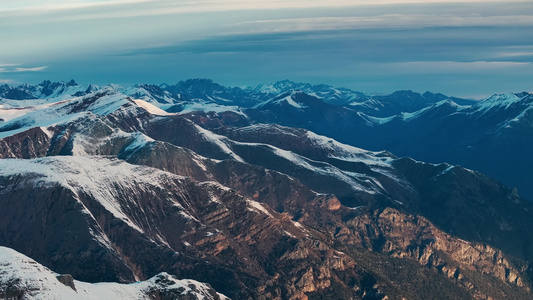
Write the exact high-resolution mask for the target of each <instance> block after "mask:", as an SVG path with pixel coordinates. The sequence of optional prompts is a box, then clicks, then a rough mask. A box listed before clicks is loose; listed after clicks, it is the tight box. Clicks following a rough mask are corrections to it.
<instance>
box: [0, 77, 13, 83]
mask: <svg viewBox="0 0 533 300" xmlns="http://www.w3.org/2000/svg"><path fill="white" fill-rule="evenodd" d="M13 82H14V81H13V80H12V79H1V78H0V83H1V84H5V83H13Z"/></svg>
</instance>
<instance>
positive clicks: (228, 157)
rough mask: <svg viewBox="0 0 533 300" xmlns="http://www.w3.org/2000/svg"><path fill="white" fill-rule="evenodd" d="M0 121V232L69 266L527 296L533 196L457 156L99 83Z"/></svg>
mask: <svg viewBox="0 0 533 300" xmlns="http://www.w3.org/2000/svg"><path fill="white" fill-rule="evenodd" d="M0 130H1V132H0V134H1V138H0V145H2V146H0V150H1V151H2V152H1V155H2V157H3V158H19V159H2V160H0V199H1V200H0V220H1V221H0V243H1V245H4V246H8V247H11V248H13V249H15V250H17V251H19V252H21V253H23V254H25V255H28V256H30V257H32V258H33V259H35V260H37V261H38V262H39V263H42V264H43V265H45V266H46V267H49V268H51V269H53V270H54V271H57V272H60V273H65V274H72V276H73V277H74V278H76V279H80V280H85V281H88V282H99V281H117V282H132V281H135V280H147V279H149V278H152V277H153V276H156V275H157V274H160V273H161V272H168V273H169V274H173V275H176V276H178V278H189V279H194V280H198V281H201V282H206V283H209V284H210V285H211V286H212V287H213V288H214V289H215V290H217V291H219V292H221V293H224V294H225V295H227V296H229V297H231V298H234V299H248V298H253V299H326V298H328V297H329V298H331V299H403V298H406V299H425V298H435V297H441V298H442V297H443V298H450V299H469V298H475V299H509V298H513V299H528V298H530V297H531V294H530V288H531V281H530V280H531V274H533V273H532V270H531V268H530V263H529V261H530V257H531V253H532V252H531V251H532V250H531V248H530V246H529V245H530V244H531V237H530V235H528V234H527V232H529V231H530V230H531V229H533V225H532V223H531V222H533V221H531V220H533V218H531V217H532V216H531V214H532V210H531V204H529V203H528V202H525V201H524V200H522V199H521V198H520V197H518V196H517V195H516V193H513V191H512V190H510V189H508V188H506V187H504V186H502V185H501V184H499V183H497V182H495V181H493V180H491V179H489V178H487V177H485V176H483V175H481V174H479V173H477V172H474V171H471V170H466V169H463V168H461V167H454V166H451V165H447V164H440V165H431V164H424V163H420V162H416V161H413V160H410V159H398V158H396V157H395V156H393V155H392V154H390V153H388V152H370V151H365V150H362V149H358V148H355V147H350V146H347V145H344V144H341V143H338V142H337V141H335V140H333V139H330V138H327V137H324V136H319V135H316V134H314V133H312V132H309V131H306V130H302V129H295V128H288V127H282V126H277V125H259V124H250V122H249V121H247V120H246V119H245V118H243V117H242V116H239V115H238V114H235V113H223V114H199V115H195V114H185V115H178V114H169V113H166V112H164V111H162V110H159V109H157V108H156V107H153V106H150V104H149V103H146V102H141V101H140V100H134V99H131V98H129V97H126V96H124V95H121V94H119V93H116V92H111V91H100V92H97V93H93V94H89V95H87V96H84V97H81V98H76V99H73V100H68V101H63V102H58V103H55V104H53V105H46V106H45V107H40V108H38V109H37V108H36V109H31V110H28V112H27V113H26V114H23V115H21V116H20V117H18V118H14V119H8V120H7V121H6V122H4V123H3V124H2V125H1V126H0ZM495 228H499V230H495ZM168 278H169V277H168V276H167V275H164V276H163V278H159V279H155V280H159V282H163V283H164V282H167V281H168V280H171V281H172V279H168ZM65 280H66V279H65ZM150 280H152V279H150ZM152 281H153V280H152ZM66 282H67V283H68V280H66ZM75 285H76V286H77V284H75ZM406 287H407V288H406ZM77 289H78V290H79V288H77ZM150 293H152V294H151V295H152V296H154V297H159V298H161V299H165V297H171V296H169V295H173V294H172V292H169V293H170V294H165V293H163V292H161V291H159V290H157V289H155V290H153V291H152V292H150Z"/></svg>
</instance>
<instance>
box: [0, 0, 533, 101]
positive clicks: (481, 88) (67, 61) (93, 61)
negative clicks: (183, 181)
mask: <svg viewBox="0 0 533 300" xmlns="http://www.w3.org/2000/svg"><path fill="white" fill-rule="evenodd" d="M0 40H1V41H2V43H1V44H0V83H12V84H16V83H21V82H29V83H38V82H40V81H42V80H44V79H50V80H69V79H71V78H74V79H76V80H77V81H78V82H81V83H96V84H101V85H103V84H108V83H118V84H134V83H156V84H159V83H163V82H165V83H175V82H177V81H179V80H184V79H187V78H198V77H200V78H211V79H213V80H215V81H216V82H219V83H221V84H225V85H235V86H243V85H254V84H258V83H270V82H274V81H277V80H282V79H290V80H293V81H298V82H310V83H327V84H332V85H335V86H343V87H348V88H352V89H355V90H359V91H363V92H381V93H387V92H392V91H394V90H400V89H411V90H414V91H419V92H424V91H426V90H430V91H434V92H443V93H446V94H448V95H454V96H462V97H473V98H481V97H484V96H487V95H489V94H492V93H504V92H511V91H524V90H526V91H530V92H531V91H533V80H532V79H533V1H531V0H524V1H515V2H511V1H490V0H489V1H487V0H485V1H475V0H472V1H470V2H466V1H459V0H448V1H446V0H440V1H437V0H424V1H423V0H329V1H323V0H320V1H318V0H285V1H281V0H270V1H262V0H261V1H254V0H200V1H197V0H184V1H176V0H174V1H170V0H114V1H106V0H78V1H62V0H40V1H38V0H19V1H12V0H0Z"/></svg>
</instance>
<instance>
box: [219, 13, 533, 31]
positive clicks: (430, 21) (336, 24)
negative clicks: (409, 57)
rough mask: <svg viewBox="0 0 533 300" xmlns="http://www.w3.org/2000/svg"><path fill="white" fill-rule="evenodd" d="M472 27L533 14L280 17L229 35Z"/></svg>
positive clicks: (532, 19) (530, 21)
mask: <svg viewBox="0 0 533 300" xmlns="http://www.w3.org/2000/svg"><path fill="white" fill-rule="evenodd" d="M443 26H447V27H469V26H491V27H492V26H533V16H532V15H512V16H489V17H485V16H480V15H464V16H461V15H451V14H440V15H439V14H427V15H421V14H417V15H406V14H387V15H378V16H368V17H317V18H293V19H278V20H259V21H251V22H242V23H236V24H232V25H229V26H228V27H229V28H235V29H234V30H233V31H229V32H227V33H226V34H236V33H242V34H250V33H283V32H305V31H321V30H350V29H369V28H409V27H411V28H427V27H443Z"/></svg>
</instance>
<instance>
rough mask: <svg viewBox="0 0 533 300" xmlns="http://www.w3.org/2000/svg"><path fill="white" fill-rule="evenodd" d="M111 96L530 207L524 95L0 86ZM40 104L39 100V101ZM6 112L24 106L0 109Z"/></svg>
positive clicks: (21, 94) (286, 84)
mask: <svg viewBox="0 0 533 300" xmlns="http://www.w3.org/2000/svg"><path fill="white" fill-rule="evenodd" d="M102 89H111V90H115V91H117V92H120V93H122V94H124V95H128V96H130V97H133V98H136V99H142V100H145V101H147V102H149V103H152V104H154V105H156V106H157V107H160V108H161V109H163V110H165V111H167V112H171V113H182V114H184V113H191V112H194V111H203V112H216V113H221V112H225V111H232V112H235V113H237V114H240V115H242V116H245V118H244V120H246V122H252V123H253V122H256V123H276V124H279V125H284V126H292V127H298V128H305V129H308V130H311V131H313V132H316V133H318V134H322V135H325V136H328V137H332V138H334V139H336V140H338V141H340V142H343V143H346V144H349V145H352V146H356V147H361V148H365V149H369V150H374V151H381V150H387V151H390V152H392V153H394V154H395V155H399V156H409V157H413V158H415V159H418V160H422V161H427V162H433V163H441V162H448V163H453V164H459V165H462V166H465V167H468V168H471V169H475V170H479V171H481V172H483V173H485V174H487V175H489V176H492V177H494V178H496V179H498V180H501V181H502V182H504V183H505V184H507V185H509V186H512V187H517V188H518V193H519V194H521V195H523V196H524V197H526V198H527V199H530V200H533V186H532V185H531V184H530V183H531V182H533V175H531V172H529V170H531V169H532V168H533V160H532V159H531V158H529V154H528V152H527V151H524V149H528V148H529V146H532V145H531V143H532V141H533V140H532V139H531V138H530V137H531V134H532V133H533V132H532V128H533V127H532V126H531V123H532V117H531V113H530V112H531V110H530V107H531V105H532V99H533V96H532V95H531V94H530V93H526V92H523V93H514V94H502V95H494V96H491V97H488V98H487V99H483V100H480V101H473V100H468V99H461V98H456V97H448V96H445V95H442V94H438V93H436V94H435V93H431V92H426V93H424V94H419V93H415V92H412V91H398V92H394V93H392V94H390V95H366V94H364V93H361V92H357V91H352V90H350V89H345V88H334V87H332V86H329V85H311V84H306V83H295V82H291V81H288V80H284V81H279V82H276V83H273V84H269V85H259V86H255V87H246V88H239V87H224V86H222V85H219V84H217V83H214V82H213V81H211V80H208V79H190V80H186V81H181V82H179V83H177V84H175V85H168V84H162V85H160V86H156V85H148V84H139V85H136V86H133V87H120V86H116V85H111V86H107V87H97V86H95V85H78V84H76V83H75V82H74V81H73V80H71V81H69V82H50V81H44V82H42V83H40V84H38V85H35V86H34V85H27V84H24V85H19V86H8V85H4V86H0V97H3V98H5V99H17V100H27V99H45V100H43V103H45V102H46V101H48V102H53V101H58V100H61V99H68V98H70V97H73V96H81V95H85V94H88V93H91V92H94V91H97V90H102ZM46 99H47V100H46ZM3 102H4V103H5V104H4V105H6V107H8V106H9V105H12V106H13V107H18V106H21V105H24V102H10V101H9V100H4V101H3Z"/></svg>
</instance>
